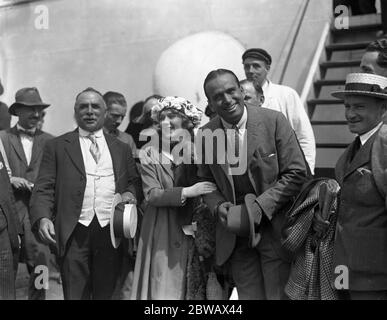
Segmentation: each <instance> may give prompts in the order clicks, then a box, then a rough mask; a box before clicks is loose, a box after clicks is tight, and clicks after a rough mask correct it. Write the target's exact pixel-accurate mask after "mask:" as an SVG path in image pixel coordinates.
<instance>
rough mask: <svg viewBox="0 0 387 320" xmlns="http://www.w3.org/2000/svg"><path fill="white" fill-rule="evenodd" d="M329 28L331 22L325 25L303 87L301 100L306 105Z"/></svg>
mask: <svg viewBox="0 0 387 320" xmlns="http://www.w3.org/2000/svg"><path fill="white" fill-rule="evenodd" d="M329 28H330V23H329V22H327V23H326V24H325V26H324V29H323V31H322V33H321V36H320V40H319V42H318V45H317V48H316V51H315V53H314V56H313V60H312V63H311V65H310V68H309V71H308V75H307V77H306V80H305V84H304V87H303V89H302V92H301V101H302V103H303V104H304V105H306V100H307V99H308V95H309V92H310V90H311V88H312V85H313V81H314V76H315V74H316V72H317V70H318V67H319V63H320V58H321V56H322V53H323V51H324V48H325V44H326V41H327V38H328V36H329Z"/></svg>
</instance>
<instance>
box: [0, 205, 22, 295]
mask: <svg viewBox="0 0 387 320" xmlns="http://www.w3.org/2000/svg"><path fill="white" fill-rule="evenodd" d="M0 210H1V209H0ZM17 263H18V256H17V254H15V253H14V252H12V249H11V242H10V241H9V236H8V230H7V229H6V228H5V229H3V230H1V231H0V300H13V299H16V289H15V280H16V271H17Z"/></svg>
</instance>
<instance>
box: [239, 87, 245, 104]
mask: <svg viewBox="0 0 387 320" xmlns="http://www.w3.org/2000/svg"><path fill="white" fill-rule="evenodd" d="M239 89H240V90H241V93H242V100H243V101H245V96H246V94H245V90H244V89H243V87H242V86H241V85H239Z"/></svg>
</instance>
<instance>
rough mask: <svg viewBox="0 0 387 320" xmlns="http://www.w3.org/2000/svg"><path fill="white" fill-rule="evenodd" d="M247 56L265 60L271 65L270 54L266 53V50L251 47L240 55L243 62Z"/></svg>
mask: <svg viewBox="0 0 387 320" xmlns="http://www.w3.org/2000/svg"><path fill="white" fill-rule="evenodd" d="M247 58H255V59H258V60H262V61H264V62H266V64H267V65H269V66H270V65H271V56H270V54H268V53H267V51H266V50H263V49H260V48H251V49H248V50H246V51H245V53H244V54H243V55H242V62H244V61H245V60H246V59H247Z"/></svg>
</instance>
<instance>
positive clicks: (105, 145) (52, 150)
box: [31, 88, 141, 300]
mask: <svg viewBox="0 0 387 320" xmlns="http://www.w3.org/2000/svg"><path fill="white" fill-rule="evenodd" d="M74 114H75V119H76V121H77V124H78V128H77V129H76V130H75V131H72V132H69V133H66V134H64V135H62V136H60V137H58V138H55V139H53V140H51V141H49V143H47V145H46V147H45V149H44V153H43V159H42V163H41V166H40V171H39V176H38V179H37V181H36V184H35V187H34V190H33V194H32V198H31V223H32V225H33V227H35V228H37V229H38V231H39V236H40V237H41V239H42V241H44V242H46V243H51V244H52V245H56V246H57V250H58V254H59V257H60V261H61V265H60V267H61V275H62V280H63V291H64V297H65V299H77V300H78V299H111V298H112V295H113V291H114V288H115V286H116V281H117V279H118V276H119V271H120V266H121V262H122V251H121V250H122V247H121V246H119V247H118V248H117V249H115V248H114V247H113V245H112V243H111V240H110V232H109V221H110V210H111V206H112V202H113V198H114V195H115V194H116V193H120V194H121V196H122V198H123V200H124V201H125V202H130V203H136V195H138V194H141V186H140V179H139V175H138V173H137V169H136V166H135V163H134V160H133V157H132V153H131V150H130V148H129V146H128V145H127V144H125V143H122V142H121V141H119V140H118V139H116V138H114V137H112V136H110V135H108V134H104V132H103V129H102V128H103V124H104V121H105V115H106V105H105V102H104V100H103V98H102V95H101V94H100V93H99V92H98V91H96V90H95V89H93V88H87V89H85V90H84V91H82V92H81V93H79V94H78V95H77V97H76V101H75V106H74ZM54 223H55V225H54Z"/></svg>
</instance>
